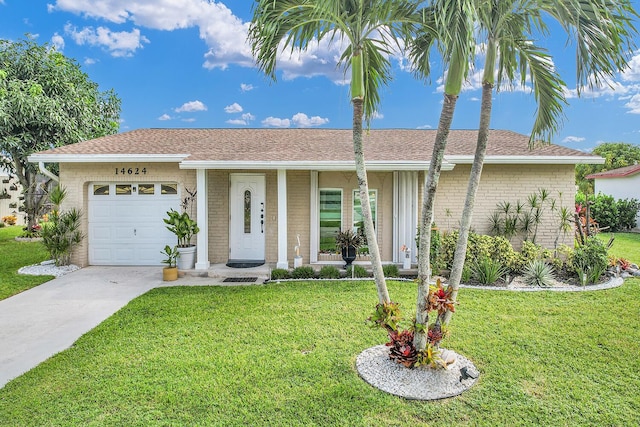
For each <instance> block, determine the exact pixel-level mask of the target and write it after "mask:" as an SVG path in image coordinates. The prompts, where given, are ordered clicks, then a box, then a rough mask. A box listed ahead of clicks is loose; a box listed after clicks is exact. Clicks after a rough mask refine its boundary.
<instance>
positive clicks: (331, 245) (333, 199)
mask: <svg viewBox="0 0 640 427" xmlns="http://www.w3.org/2000/svg"><path fill="white" fill-rule="evenodd" d="M319 217H320V251H321V252H335V250H336V233H338V232H339V231H340V230H341V229H342V190H320V215H319Z"/></svg>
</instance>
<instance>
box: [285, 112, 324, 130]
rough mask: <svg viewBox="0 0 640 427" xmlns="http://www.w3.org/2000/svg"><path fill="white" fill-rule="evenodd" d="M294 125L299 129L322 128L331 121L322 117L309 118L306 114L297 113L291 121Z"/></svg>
mask: <svg viewBox="0 0 640 427" xmlns="http://www.w3.org/2000/svg"><path fill="white" fill-rule="evenodd" d="M291 121H292V122H293V124H294V125H295V126H297V127H299V128H310V127H314V126H322V125H324V124H327V123H329V119H327V118H322V117H320V116H313V117H309V116H307V115H306V114H304V113H297V114H294V115H293V118H292V119H291Z"/></svg>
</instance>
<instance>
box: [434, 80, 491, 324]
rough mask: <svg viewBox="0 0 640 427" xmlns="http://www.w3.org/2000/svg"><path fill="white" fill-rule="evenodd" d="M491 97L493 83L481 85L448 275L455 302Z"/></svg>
mask: <svg viewBox="0 0 640 427" xmlns="http://www.w3.org/2000/svg"><path fill="white" fill-rule="evenodd" d="M492 97H493V83H487V82H485V83H483V85H482V102H481V107H480V128H479V129H478V140H477V143H476V153H475V157H474V159H473V166H472V167H471V173H470V174H469V184H468V186H467V195H466V198H465V201H464V209H463V211H462V218H461V219H460V234H459V236H458V241H457V242H456V251H455V253H454V255H453V265H452V266H451V273H450V275H449V286H451V287H452V288H453V292H452V293H451V299H452V300H453V301H455V300H456V299H457V297H458V289H459V287H460V280H461V279H462V270H463V267H464V263H465V260H466V255H467V243H468V241H469V230H470V229H471V218H472V216H473V207H474V205H475V201H476V194H477V192H478V186H479V185H480V177H481V175H482V167H483V165H484V157H485V154H486V152H487V141H488V139H489V126H490V124H491V107H492V104H493V102H492ZM450 320H451V312H450V311H448V312H447V314H446V315H445V318H444V322H445V324H448V323H449V321H450Z"/></svg>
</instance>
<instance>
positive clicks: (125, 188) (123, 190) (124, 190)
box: [116, 184, 131, 196]
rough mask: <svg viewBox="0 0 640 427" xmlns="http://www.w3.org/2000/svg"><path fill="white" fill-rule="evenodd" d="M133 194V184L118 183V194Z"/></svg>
mask: <svg viewBox="0 0 640 427" xmlns="http://www.w3.org/2000/svg"><path fill="white" fill-rule="evenodd" d="M129 194H131V184H117V185H116V196H126V195H129Z"/></svg>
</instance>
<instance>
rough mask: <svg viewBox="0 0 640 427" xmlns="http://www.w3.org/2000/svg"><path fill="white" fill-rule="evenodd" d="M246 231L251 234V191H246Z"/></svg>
mask: <svg viewBox="0 0 640 427" xmlns="http://www.w3.org/2000/svg"><path fill="white" fill-rule="evenodd" d="M244 233H245V234H251V191H249V190H245V192H244Z"/></svg>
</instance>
